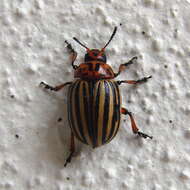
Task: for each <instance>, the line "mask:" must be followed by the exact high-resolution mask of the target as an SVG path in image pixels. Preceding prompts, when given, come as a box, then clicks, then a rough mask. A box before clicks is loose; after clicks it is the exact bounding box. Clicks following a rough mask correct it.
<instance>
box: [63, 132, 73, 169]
mask: <svg viewBox="0 0 190 190" xmlns="http://www.w3.org/2000/svg"><path fill="white" fill-rule="evenodd" d="M74 152H75V139H74V134H73V132H72V131H71V142H70V154H69V156H68V158H67V159H66V161H65V164H64V167H66V166H67V164H68V163H70V162H71V159H72V157H73V154H74Z"/></svg>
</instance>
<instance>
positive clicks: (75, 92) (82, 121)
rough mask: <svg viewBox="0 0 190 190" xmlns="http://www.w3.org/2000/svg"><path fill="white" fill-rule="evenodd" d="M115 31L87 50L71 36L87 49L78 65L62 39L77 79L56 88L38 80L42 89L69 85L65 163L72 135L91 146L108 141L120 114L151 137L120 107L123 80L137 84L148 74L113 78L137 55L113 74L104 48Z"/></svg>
mask: <svg viewBox="0 0 190 190" xmlns="http://www.w3.org/2000/svg"><path fill="white" fill-rule="evenodd" d="M116 31H117V27H115V28H114V31H113V33H112V35H111V37H110V39H109V41H108V42H107V43H106V45H105V46H104V47H103V48H102V49H101V50H99V49H89V48H88V47H87V46H86V45H84V44H83V43H81V42H80V41H79V40H78V39H77V38H75V37H74V38H73V39H74V40H75V41H76V42H78V43H79V44H80V45H81V46H83V47H84V48H85V49H86V54H85V56H84V63H81V64H80V65H79V66H78V65H75V64H74V62H75V60H76V57H77V52H76V51H75V50H74V49H73V47H72V46H71V44H69V43H68V42H67V41H65V43H66V44H67V48H68V50H69V52H70V54H71V64H72V67H73V69H74V70H75V71H74V78H76V80H74V81H72V82H66V83H64V84H61V85H59V86H55V87H52V86H50V85H48V84H46V83H44V82H41V83H40V85H42V86H43V87H44V88H45V89H49V90H53V91H59V90H61V89H62V88H64V87H65V86H66V85H68V86H69V91H68V97H67V98H68V99H67V106H68V120H69V125H70V128H71V142H70V154H69V156H68V158H67V159H66V162H65V165H64V166H66V165H67V163H69V162H70V161H71V159H72V156H73V153H74V152H75V141H74V138H75V137H76V138H77V139H78V140H79V141H81V142H82V143H85V144H87V145H90V146H91V147H93V148H95V147H98V146H101V145H103V144H105V143H108V142H110V141H111V140H112V139H113V138H114V137H115V135H116V134H117V132H118V129H119V126H120V120H121V114H124V115H128V116H129V118H130V121H131V127H132V130H133V133H135V134H137V135H138V136H140V137H143V138H147V137H148V138H151V139H152V136H149V135H147V134H145V133H142V132H141V131H139V129H138V128H137V126H136V123H135V120H134V118H133V116H132V113H131V112H130V111H128V110H127V109H126V108H123V107H121V97H120V91H119V85H121V84H123V83H128V84H139V83H143V82H146V81H147V80H148V79H150V78H151V76H149V77H144V78H142V79H139V80H122V81H115V80H114V78H116V77H117V76H118V75H119V74H120V73H121V72H122V71H124V70H125V69H126V68H127V66H128V65H131V64H133V63H134V61H135V60H136V59H137V57H133V58H132V59H131V60H130V61H128V62H127V63H124V64H121V65H120V66H119V71H118V72H117V73H114V72H113V70H112V68H111V67H110V66H109V65H108V64H107V63H106V59H107V58H106V54H105V48H106V47H107V46H108V44H109V43H110V41H111V40H112V39H113V37H114V35H115V33H116Z"/></svg>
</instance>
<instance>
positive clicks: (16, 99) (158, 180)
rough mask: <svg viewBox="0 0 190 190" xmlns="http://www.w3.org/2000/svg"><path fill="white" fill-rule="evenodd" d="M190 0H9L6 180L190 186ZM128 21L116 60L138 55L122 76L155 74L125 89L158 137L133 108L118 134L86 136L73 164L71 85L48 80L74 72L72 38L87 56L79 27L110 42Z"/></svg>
mask: <svg viewBox="0 0 190 190" xmlns="http://www.w3.org/2000/svg"><path fill="white" fill-rule="evenodd" d="M189 10H190V1H189V0H181V1H179V0H160V1H156V0H138V1H135V0H130V1H127V0H117V1H114V0H105V1H101V0H96V1H90V0H89V1H79V0H72V1H68V0H30V1H27V0H14V1H12V0H1V1H0V88H1V93H0V121H1V124H0V190H32V189H35V190H71V189H73V190H105V189H118V190H125V189H127V190H179V189H182V190H188V189H190V145H189V144H190V129H189V128H190V125H189V123H190V104H189V101H190V82H189V81H190V19H189V18H190V12H189ZM120 23H122V26H121V27H119V30H118V33H117V34H116V37H115V38H114V40H113V41H112V42H111V44H110V45H109V47H108V48H107V55H108V63H109V64H110V65H111V66H112V67H113V69H114V70H115V71H117V69H118V67H119V64H121V63H124V62H126V61H128V60H129V59H130V58H131V57H132V56H138V57H139V59H138V63H136V64H134V65H131V66H130V68H129V69H128V70H127V71H126V72H124V73H123V74H121V75H120V76H119V77H118V79H138V78H141V77H143V76H148V75H152V76H153V78H152V79H151V80H150V81H149V82H148V83H146V84H143V85H139V86H137V87H132V86H130V85H123V86H122V87H121V91H122V94H123V104H124V106H126V107H127V108H128V109H129V110H131V111H132V112H133V113H134V115H135V118H136V121H137V123H138V126H139V128H140V129H141V130H142V131H144V132H146V133H148V134H150V135H153V136H154V139H153V140H149V139H139V138H136V137H135V135H134V134H132V132H131V129H130V122H129V119H128V118H125V117H123V118H124V120H123V122H122V124H121V128H120V131H119V133H118V135H117V137H116V138H115V139H114V140H113V141H112V142H111V143H109V144H108V145H105V146H102V147H100V148H98V149H95V150H93V149H91V148H89V147H88V146H85V145H82V144H80V143H78V144H77V153H76V157H74V158H73V160H72V163H71V164H69V165H68V166H67V167H66V168H64V167H63V165H64V162H65V158H66V157H67V155H68V153H69V134H70V131H69V127H68V122H67V113H66V102H67V100H66V93H67V89H65V90H63V91H62V92H59V93H53V92H47V91H44V90H42V89H41V88H39V86H38V84H39V83H40V82H41V81H46V82H47V83H49V84H52V85H57V84H60V83H62V82H67V81H72V80H73V69H72V67H71V65H70V61H69V55H68V52H67V50H66V48H65V44H64V41H65V40H68V41H69V42H71V43H72V44H73V46H74V47H75V49H76V50H77V52H78V53H79V54H78V55H79V56H78V59H77V62H78V63H79V62H81V61H82V58H83V56H84V53H85V50H84V49H83V48H82V47H80V46H79V45H78V44H76V43H75V42H74V41H73V40H72V37H73V36H76V37H78V38H79V39H80V40H81V41H83V42H85V43H86V44H88V46H89V47H90V48H92V47H94V48H100V47H102V46H103V45H104V44H105V42H107V40H108V38H109V37H110V34H111V32H112V31H113V28H114V26H118V25H119V24H120ZM58 118H62V121H61V122H58V121H57V120H58Z"/></svg>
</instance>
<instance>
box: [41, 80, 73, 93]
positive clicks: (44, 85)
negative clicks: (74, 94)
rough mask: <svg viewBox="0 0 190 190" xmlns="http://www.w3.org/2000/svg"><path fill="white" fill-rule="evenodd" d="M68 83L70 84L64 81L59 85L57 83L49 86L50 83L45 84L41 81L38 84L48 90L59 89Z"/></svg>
mask: <svg viewBox="0 0 190 190" xmlns="http://www.w3.org/2000/svg"><path fill="white" fill-rule="evenodd" d="M68 84H72V82H66V83H64V84H61V85H58V86H55V87H53V86H50V85H48V84H46V83H45V82H41V83H40V86H42V87H43V88H45V89H49V90H53V91H59V90H61V89H62V88H63V87H65V86H66V85H68Z"/></svg>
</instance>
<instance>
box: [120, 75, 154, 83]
mask: <svg viewBox="0 0 190 190" xmlns="http://www.w3.org/2000/svg"><path fill="white" fill-rule="evenodd" d="M150 78H152V76H148V77H144V78H142V79H138V80H120V81H117V84H118V85H120V84H122V83H128V84H141V83H144V82H147V81H148V79H150Z"/></svg>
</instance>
